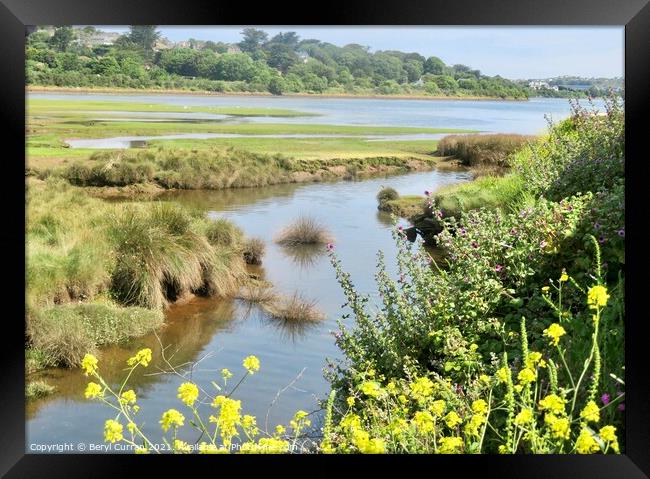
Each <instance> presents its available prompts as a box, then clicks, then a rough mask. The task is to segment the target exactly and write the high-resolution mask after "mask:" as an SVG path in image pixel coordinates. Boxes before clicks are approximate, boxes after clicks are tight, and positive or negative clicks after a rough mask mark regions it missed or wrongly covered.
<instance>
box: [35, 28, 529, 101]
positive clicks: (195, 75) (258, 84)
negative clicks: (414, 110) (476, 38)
mask: <svg viewBox="0 0 650 479" xmlns="http://www.w3.org/2000/svg"><path fill="white" fill-rule="evenodd" d="M241 33H242V40H241V41H240V42H239V43H237V44H227V43H224V42H212V41H207V42H204V41H198V40H194V39H190V40H189V41H188V42H184V45H187V46H179V45H172V46H171V47H169V45H167V47H165V46H164V45H160V42H161V36H160V33H159V31H158V30H157V29H156V26H155V25H149V26H131V27H130V28H129V31H128V32H127V33H126V34H124V35H121V36H119V37H118V38H117V39H116V40H115V41H114V42H113V43H112V44H108V45H107V44H99V45H94V46H92V45H91V44H89V42H87V41H84V38H85V39H87V38H91V37H92V36H93V35H99V34H101V32H99V31H98V30H96V29H95V28H94V27H84V28H83V29H80V28H72V27H66V26H63V27H58V28H55V29H54V30H53V31H52V30H51V29H38V30H36V31H35V32H33V33H32V34H30V35H29V37H28V39H27V82H28V84H34V85H56V86H76V87H95V86H97V87H118V88H119V87H128V88H162V89H190V90H207V91H217V92H230V91H232V92H235V91H249V92H271V93H272V94H275V95H281V94H284V93H301V92H304V93H334V94H335V93H348V94H368V93H376V94H405V95H409V94H411V95H431V96H486V97H496V98H516V99H525V98H527V97H528V96H529V94H530V93H531V92H530V90H529V89H528V88H527V86H526V85H523V84H521V83H517V82H515V81H511V80H508V79H505V78H502V77H500V76H487V75H483V74H482V73H481V72H480V71H479V70H476V69H472V68H471V67H469V66H466V65H461V64H456V65H447V64H445V63H444V62H443V61H442V60H441V59H440V58H438V57H435V56H430V57H428V58H427V57H424V56H423V55H420V54H419V53H415V52H411V53H406V52H401V51H395V50H386V51H377V52H371V51H370V48H369V47H366V46H362V45H358V44H348V45H345V46H343V47H339V46H336V45H333V44H331V43H327V42H322V41H320V40H316V39H301V38H300V37H299V36H298V35H297V34H296V33H295V32H281V33H278V34H277V35H275V36H273V37H270V36H269V35H268V33H266V32H265V31H263V30H260V29H256V28H244V29H243V31H242V32H241Z"/></svg>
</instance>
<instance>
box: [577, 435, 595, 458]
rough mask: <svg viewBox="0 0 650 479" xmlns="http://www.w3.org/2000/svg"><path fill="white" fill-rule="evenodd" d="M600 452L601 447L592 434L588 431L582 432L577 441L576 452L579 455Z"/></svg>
mask: <svg viewBox="0 0 650 479" xmlns="http://www.w3.org/2000/svg"><path fill="white" fill-rule="evenodd" d="M599 450H600V446H599V445H598V442H596V439H594V437H593V436H592V435H591V433H590V432H589V431H588V430H587V429H583V430H582V431H580V435H579V436H578V439H576V451H577V452H578V454H590V453H592V452H598V451H599Z"/></svg>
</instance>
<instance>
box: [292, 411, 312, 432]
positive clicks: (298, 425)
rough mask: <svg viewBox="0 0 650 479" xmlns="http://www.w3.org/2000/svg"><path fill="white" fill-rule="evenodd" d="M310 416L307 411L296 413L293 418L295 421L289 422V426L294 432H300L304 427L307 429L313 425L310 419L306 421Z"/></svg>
mask: <svg viewBox="0 0 650 479" xmlns="http://www.w3.org/2000/svg"><path fill="white" fill-rule="evenodd" d="M308 415H309V414H308V413H307V412H305V411H302V410H301V411H296V414H295V415H294V416H293V419H292V420H291V421H289V425H290V426H291V428H292V429H293V430H294V431H298V430H300V429H302V428H303V427H307V426H310V425H311V421H310V420H309V419H305V418H306V417H307V416H308Z"/></svg>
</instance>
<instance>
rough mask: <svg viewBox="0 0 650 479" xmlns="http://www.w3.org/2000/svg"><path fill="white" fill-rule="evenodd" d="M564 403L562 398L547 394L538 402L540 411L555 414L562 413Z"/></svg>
mask: <svg viewBox="0 0 650 479" xmlns="http://www.w3.org/2000/svg"><path fill="white" fill-rule="evenodd" d="M565 403H566V401H565V400H564V399H563V398H561V397H559V396H557V395H555V394H549V395H548V396H546V397H545V398H544V399H540V400H539V408H540V409H541V410H542V411H550V412H552V413H555V414H561V413H564V404H565Z"/></svg>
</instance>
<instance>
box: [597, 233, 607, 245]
mask: <svg viewBox="0 0 650 479" xmlns="http://www.w3.org/2000/svg"><path fill="white" fill-rule="evenodd" d="M605 241H607V240H606V239H605V237H604V236H602V235H601V236H600V238H598V242H599V243H600V244H605Z"/></svg>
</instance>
